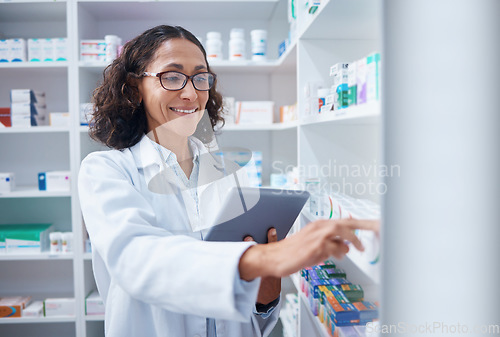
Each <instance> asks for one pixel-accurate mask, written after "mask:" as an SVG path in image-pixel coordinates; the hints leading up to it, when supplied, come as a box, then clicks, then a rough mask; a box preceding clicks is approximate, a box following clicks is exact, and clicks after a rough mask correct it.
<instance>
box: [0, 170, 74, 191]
mask: <svg viewBox="0 0 500 337" xmlns="http://www.w3.org/2000/svg"><path fill="white" fill-rule="evenodd" d="M70 178H71V173H70V171H47V172H40V173H38V190H39V191H49V192H68V191H70V187H71V179H70ZM15 186H16V179H15V174H14V173H13V172H0V193H10V192H12V191H14V190H15Z"/></svg>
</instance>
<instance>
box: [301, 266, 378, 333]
mask: <svg viewBox="0 0 500 337" xmlns="http://www.w3.org/2000/svg"><path fill="white" fill-rule="evenodd" d="M300 288H301V291H302V292H303V293H304V294H305V295H306V297H307V299H308V302H309V306H310V308H311V311H312V313H313V314H314V315H315V316H318V318H319V320H320V321H321V323H323V324H324V326H325V328H326V330H327V331H328V333H329V334H330V335H331V336H333V337H336V336H339V334H340V332H341V330H342V329H339V327H345V326H365V325H366V324H367V323H369V322H373V321H374V320H377V319H378V303H376V302H370V301H365V300H364V291H363V288H362V287H361V286H360V285H356V284H352V283H351V282H349V281H348V280H347V279H346V273H345V272H344V271H343V270H341V269H337V268H336V266H335V264H334V263H333V262H331V261H327V262H325V263H324V264H322V265H318V266H313V267H310V268H306V269H303V270H302V271H301V279H300Z"/></svg>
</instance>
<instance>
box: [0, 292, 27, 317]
mask: <svg viewBox="0 0 500 337" xmlns="http://www.w3.org/2000/svg"><path fill="white" fill-rule="evenodd" d="M30 301H31V296H13V297H2V298H0V317H22V316H23V310H24V309H25V308H26V306H27V305H28V304H29V303H30Z"/></svg>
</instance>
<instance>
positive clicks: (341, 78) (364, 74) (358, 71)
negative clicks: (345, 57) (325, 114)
mask: <svg viewBox="0 0 500 337" xmlns="http://www.w3.org/2000/svg"><path fill="white" fill-rule="evenodd" d="M330 76H332V77H333V86H332V90H331V94H332V96H333V97H330V99H329V102H328V103H330V102H331V103H332V105H333V106H328V105H327V106H325V108H324V109H323V110H341V109H345V108H348V107H350V106H353V105H357V104H363V103H367V102H372V101H378V100H379V99H380V54H379V53H371V54H369V55H368V56H367V57H364V58H362V59H361V60H357V61H354V62H351V63H337V64H335V65H333V66H332V67H331V68H330ZM338 113H339V112H338ZM338 113H337V114H338Z"/></svg>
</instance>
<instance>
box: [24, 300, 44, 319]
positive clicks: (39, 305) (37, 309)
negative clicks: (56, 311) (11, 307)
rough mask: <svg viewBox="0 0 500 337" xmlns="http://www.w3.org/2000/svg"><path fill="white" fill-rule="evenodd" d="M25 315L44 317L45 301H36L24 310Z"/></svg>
mask: <svg viewBox="0 0 500 337" xmlns="http://www.w3.org/2000/svg"><path fill="white" fill-rule="evenodd" d="M22 315H23V317H43V301H34V302H32V303H31V304H29V305H28V306H27V307H26V309H24V310H23V314H22Z"/></svg>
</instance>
